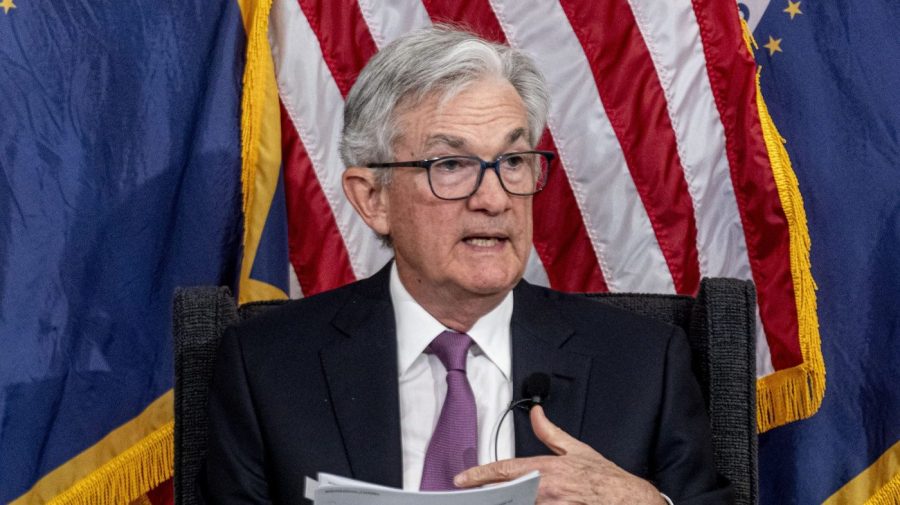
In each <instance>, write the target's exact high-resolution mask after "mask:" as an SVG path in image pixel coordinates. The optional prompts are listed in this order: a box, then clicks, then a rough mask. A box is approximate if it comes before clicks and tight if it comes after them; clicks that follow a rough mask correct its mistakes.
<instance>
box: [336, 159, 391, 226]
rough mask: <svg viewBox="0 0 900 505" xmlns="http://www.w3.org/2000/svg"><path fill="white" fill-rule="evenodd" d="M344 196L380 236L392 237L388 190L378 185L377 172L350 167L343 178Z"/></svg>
mask: <svg viewBox="0 0 900 505" xmlns="http://www.w3.org/2000/svg"><path fill="white" fill-rule="evenodd" d="M341 182H342V184H343V186H344V194H345V195H347V200H350V205H353V208H354V209H356V213H357V214H359V216H360V217H361V218H362V219H363V221H365V222H366V224H367V225H369V228H372V230H374V231H375V233H377V234H379V235H390V232H391V226H390V219H389V216H388V214H389V205H388V197H387V188H385V187H384V186H383V185H382V184H380V183H378V181H377V179H376V177H375V172H374V171H373V170H371V169H369V168H364V167H349V168H347V169H346V170H344V174H343V176H342V177H341Z"/></svg>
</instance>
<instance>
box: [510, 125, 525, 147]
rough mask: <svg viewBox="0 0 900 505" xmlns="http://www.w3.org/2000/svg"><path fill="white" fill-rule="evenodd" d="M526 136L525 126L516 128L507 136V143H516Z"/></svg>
mask: <svg viewBox="0 0 900 505" xmlns="http://www.w3.org/2000/svg"><path fill="white" fill-rule="evenodd" d="M524 136H525V128H516V129H515V130H513V131H511V132H509V135H508V136H507V137H506V145H512V144H515V143H516V141H517V140H519V139H520V138H522V137H524Z"/></svg>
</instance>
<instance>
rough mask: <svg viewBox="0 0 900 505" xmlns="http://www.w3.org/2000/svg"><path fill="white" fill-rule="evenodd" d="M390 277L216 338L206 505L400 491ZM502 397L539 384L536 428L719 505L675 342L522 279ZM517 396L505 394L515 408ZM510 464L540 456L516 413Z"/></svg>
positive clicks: (720, 490) (701, 422)
mask: <svg viewBox="0 0 900 505" xmlns="http://www.w3.org/2000/svg"><path fill="white" fill-rule="evenodd" d="M388 272H389V270H388V268H385V269H383V270H382V271H381V272H379V273H378V274H376V275H375V276H373V277H371V278H369V279H366V280H363V281H360V282H356V283H354V284H350V285H348V286H345V287H343V288H340V289H337V290H334V291H330V292H327V293H323V294H320V295H317V296H312V297H309V298H306V299H303V300H299V301H295V302H290V303H288V304H286V305H284V306H282V307H279V308H277V309H273V310H272V311H269V312H267V313H265V314H263V315H260V316H258V317H255V318H253V319H251V320H248V321H246V322H245V323H243V324H241V325H239V326H237V327H234V328H231V329H229V330H228V331H227V332H226V334H225V336H224V339H223V341H222V344H221V348H220V351H219V358H218V361H217V363H216V371H215V377H214V381H213V386H212V391H211V394H210V403H209V414H210V416H209V419H210V431H209V437H210V439H209V454H208V458H207V465H206V469H205V472H204V473H203V474H202V475H201V477H200V488H201V491H202V493H201V494H202V495H205V498H206V501H208V502H210V503H269V502H275V503H285V504H291V505H293V504H300V503H304V500H303V490H304V489H303V488H304V477H305V476H311V477H313V478H315V476H316V474H317V472H329V473H333V474H338V475H345V476H350V477H353V478H357V479H362V480H365V481H369V482H374V483H378V484H383V485H388V486H394V487H401V486H402V458H401V447H400V444H401V441H400V414H399V412H400V408H399V400H398V372H397V345H396V336H395V333H396V332H395V324H394V313H393V308H392V305H391V299H390V292H389V287H388V286H389V275H388ZM511 335H512V350H513V356H512V364H513V384H515V385H516V386H515V391H514V395H518V394H519V391H518V390H519V389H520V388H521V384H522V381H523V380H524V378H525V377H527V376H528V375H530V374H532V373H534V372H544V373H547V374H548V375H550V376H551V388H550V397H549V399H548V400H547V402H546V403H545V410H546V412H547V415H548V417H549V418H550V419H551V420H552V421H553V422H554V423H556V424H557V425H559V426H560V427H561V428H562V429H564V430H565V431H566V432H568V433H569V434H571V435H573V436H574V437H576V438H578V439H580V440H582V441H583V442H585V443H587V444H589V445H591V446H592V447H594V448H595V449H596V450H597V451H599V452H600V453H601V454H603V455H604V456H605V457H607V458H609V459H610V460H612V461H613V462H615V463H616V464H617V465H619V466H621V467H622V468H624V469H625V470H627V471H629V472H631V473H633V474H635V475H638V476H640V477H643V478H646V479H648V480H650V481H651V482H653V483H654V484H655V485H656V486H657V487H658V488H659V489H660V490H661V491H662V492H664V493H666V494H667V495H668V496H670V497H671V498H672V499H673V500H674V501H675V502H676V503H678V504H683V503H727V502H729V501H730V490H729V489H728V486H727V484H724V485H723V484H722V483H721V482H719V481H718V480H717V476H716V472H715V470H714V464H713V454H712V443H711V439H710V434H709V423H708V420H707V416H706V411H705V408H704V405H703V400H702V397H701V394H700V390H699V387H698V385H697V383H696V381H695V379H694V377H693V375H692V372H691V368H690V355H689V351H688V346H687V342H686V339H685V337H684V335H683V334H682V333H681V331H680V330H678V329H676V328H674V327H671V326H668V325H664V324H661V323H657V322H655V321H651V320H648V319H644V318H641V317H638V316H635V315H632V314H629V313H626V312H623V311H620V310H617V309H614V308H612V307H608V306H606V305H604V304H600V303H597V302H595V301H590V300H588V299H585V298H583V297H579V296H575V295H566V294H562V293H558V292H556V291H552V290H549V289H544V288H540V287H536V286H532V285H530V284H528V283H526V282H524V281H523V282H521V283H520V284H519V285H518V286H517V287H516V288H515V290H514V308H513V315H512V323H511ZM514 397H515V396H514ZM515 415H516V419H515V423H516V425H515V439H516V440H515V449H516V455H517V456H519V457H522V456H532V455H539V454H550V451H549V450H548V449H547V448H546V447H544V445H543V444H542V443H541V442H540V441H539V440H537V438H536V437H535V436H534V434H533V433H532V431H531V427H530V422H529V420H528V418H527V414H526V413H525V412H523V411H517V412H516V414H515Z"/></svg>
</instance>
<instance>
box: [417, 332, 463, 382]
mask: <svg viewBox="0 0 900 505" xmlns="http://www.w3.org/2000/svg"><path fill="white" fill-rule="evenodd" d="M472 344H473V342H472V338H471V337H469V336H468V335H466V334H465V333H456V332H453V331H445V332H443V333H441V334H440V335H438V336H437V337H435V339H434V340H432V341H431V344H430V345H429V346H428V349H429V350H430V351H431V352H432V353H434V355H435V356H437V357H438V359H439V360H441V363H443V364H444V368H446V369H447V371H448V372H449V371H450V370H459V371H460V372H463V373H465V371H466V356H467V354H468V352H469V348H470V347H472Z"/></svg>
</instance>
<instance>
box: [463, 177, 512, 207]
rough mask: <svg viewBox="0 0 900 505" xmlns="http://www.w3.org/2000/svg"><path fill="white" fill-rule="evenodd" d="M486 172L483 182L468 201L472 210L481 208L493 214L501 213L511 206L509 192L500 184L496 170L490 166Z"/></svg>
mask: <svg viewBox="0 0 900 505" xmlns="http://www.w3.org/2000/svg"><path fill="white" fill-rule="evenodd" d="M484 172H485V173H484V176H483V177H482V178H481V184H480V185H479V186H478V189H477V190H475V194H473V195H472V196H470V197H469V199H468V200H467V202H466V203H467V205H468V207H469V208H470V209H471V210H480V211H484V212H487V213H488V214H492V215H493V214H500V213H501V212H503V211H505V210H506V209H508V208H509V206H510V202H511V201H510V196H509V193H507V192H506V190H505V189H503V185H501V184H500V177H499V175H498V174H497V172H496V170H491V169H490V168H488V169H487V170H485V171H484Z"/></svg>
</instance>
